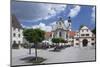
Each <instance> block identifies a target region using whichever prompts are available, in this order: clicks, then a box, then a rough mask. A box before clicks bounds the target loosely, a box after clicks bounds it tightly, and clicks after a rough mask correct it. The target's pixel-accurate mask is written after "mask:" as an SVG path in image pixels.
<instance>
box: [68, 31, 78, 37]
mask: <svg viewBox="0 0 100 67" xmlns="http://www.w3.org/2000/svg"><path fill="white" fill-rule="evenodd" d="M68 34H69V36H70V37H74V36H75V34H76V32H74V31H69V32H68Z"/></svg>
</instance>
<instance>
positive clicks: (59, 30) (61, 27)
mask: <svg viewBox="0 0 100 67" xmlns="http://www.w3.org/2000/svg"><path fill="white" fill-rule="evenodd" d="M67 24H68V26H66V25H65V21H64V20H63V19H62V18H60V19H59V20H58V21H57V22H56V25H54V26H53V29H52V38H62V39H64V40H68V32H69V31H71V20H70V17H69V19H68V22H67Z"/></svg>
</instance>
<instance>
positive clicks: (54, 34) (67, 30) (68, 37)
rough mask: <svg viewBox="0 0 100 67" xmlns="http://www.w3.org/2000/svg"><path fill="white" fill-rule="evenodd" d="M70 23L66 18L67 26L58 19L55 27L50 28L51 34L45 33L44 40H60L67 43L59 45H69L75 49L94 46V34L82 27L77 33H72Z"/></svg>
mask: <svg viewBox="0 0 100 67" xmlns="http://www.w3.org/2000/svg"><path fill="white" fill-rule="evenodd" d="M71 25H72V21H71V18H70V17H68V20H67V26H66V24H65V21H64V20H63V18H59V20H58V21H57V22H56V24H55V25H53V27H52V31H51V32H46V33H45V39H46V40H48V41H51V39H52V38H62V39H64V40H65V41H66V42H67V43H64V44H63V43H61V45H71V46H75V47H85V46H90V47H91V46H95V44H96V41H95V39H96V38H95V34H93V33H92V32H91V30H90V29H89V28H88V27H87V26H83V27H82V28H81V29H79V30H78V31H72V29H71V28H72V27H71Z"/></svg>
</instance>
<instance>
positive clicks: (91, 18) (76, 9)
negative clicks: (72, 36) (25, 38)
mask: <svg viewBox="0 0 100 67" xmlns="http://www.w3.org/2000/svg"><path fill="white" fill-rule="evenodd" d="M11 14H14V15H15V16H16V17H17V19H18V21H19V22H20V24H21V25H22V27H24V28H33V29H34V28H40V29H42V30H44V31H47V32H48V31H51V30H52V26H53V25H55V23H56V22H57V21H58V20H59V17H62V18H63V20H64V22H65V25H66V26H67V20H68V17H69V16H70V17H71V20H72V22H71V23H72V25H71V27H72V31H77V30H79V28H80V25H86V26H87V27H88V28H89V29H91V30H92V29H93V28H94V27H95V22H96V21H95V6H92V5H91V6H89V5H73V4H55V3H36V2H19V1H14V0H12V2H11Z"/></svg>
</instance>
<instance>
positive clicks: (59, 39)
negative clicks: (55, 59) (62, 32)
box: [52, 38, 65, 43]
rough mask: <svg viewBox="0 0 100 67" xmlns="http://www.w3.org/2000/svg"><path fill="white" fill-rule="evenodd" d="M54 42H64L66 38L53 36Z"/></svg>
mask: <svg viewBox="0 0 100 67" xmlns="http://www.w3.org/2000/svg"><path fill="white" fill-rule="evenodd" d="M52 42H53V43H64V42H65V40H64V39H62V38H52Z"/></svg>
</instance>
